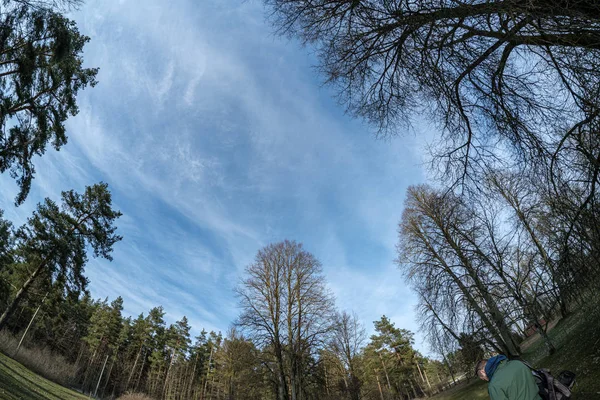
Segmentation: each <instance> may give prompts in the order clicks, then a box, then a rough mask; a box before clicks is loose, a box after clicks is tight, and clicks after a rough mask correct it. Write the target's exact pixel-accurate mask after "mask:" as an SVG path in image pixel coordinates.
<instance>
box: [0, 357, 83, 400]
mask: <svg viewBox="0 0 600 400" xmlns="http://www.w3.org/2000/svg"><path fill="white" fill-rule="evenodd" d="M87 398H88V397H87V396H83V395H81V394H79V393H77V392H74V391H72V390H69V389H67V388H65V387H63V386H60V385H57V384H55V383H52V382H50V381H49V380H47V379H44V378H42V377H41V376H39V375H37V374H35V373H33V372H31V371H30V370H28V369H27V368H25V367H24V366H23V365H21V364H19V363H18V362H16V361H14V360H13V359H11V358H9V357H7V356H5V355H4V354H2V353H0V399H2V400H17V399H19V400H22V399H27V400H82V399H87Z"/></svg>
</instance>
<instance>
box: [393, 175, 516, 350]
mask: <svg viewBox="0 0 600 400" xmlns="http://www.w3.org/2000/svg"><path fill="white" fill-rule="evenodd" d="M405 204H406V207H405V210H404V213H403V215H402V222H401V224H400V244H399V246H398V251H399V261H400V263H399V265H400V266H401V268H403V269H404V272H405V274H406V276H407V277H408V278H409V279H410V280H411V282H412V283H413V284H414V285H415V287H416V288H418V289H419V290H420V291H421V293H426V296H427V297H433V296H440V295H441V296H440V297H439V298H440V299H441V301H444V302H446V303H447V304H448V302H450V304H452V303H454V305H466V308H467V312H473V313H474V314H475V315H476V316H477V318H478V319H479V320H480V321H481V326H482V327H484V328H485V329H486V330H487V332H488V334H489V335H491V337H493V338H494V341H495V342H496V344H497V345H498V346H499V347H500V348H501V349H502V350H503V351H504V352H506V353H507V354H510V355H518V354H519V350H518V348H517V346H516V345H515V344H514V342H513V339H512V335H511V330H510V327H509V326H508V323H507V321H506V319H505V318H506V317H505V313H504V310H503V309H502V308H501V307H500V305H499V302H498V301H497V298H496V296H495V295H494V286H493V285H491V283H492V282H491V280H490V276H489V275H488V273H487V272H488V269H489V267H488V266H487V265H485V263H483V262H482V260H481V259H479V258H477V257H474V256H473V252H471V251H470V250H471V249H472V246H470V245H469V242H468V241H467V240H465V238H464V237H463V234H462V233H461V230H467V229H471V230H472V231H471V233H470V234H469V235H476V234H477V232H476V231H473V229H475V230H477V226H476V225H475V224H473V223H472V222H471V221H472V215H471V214H470V213H469V211H468V209H466V208H465V207H464V205H463V204H462V203H461V201H460V199H459V198H456V197H453V196H443V195H442V194H441V193H438V192H436V191H435V190H433V189H432V188H430V187H427V186H415V187H411V188H409V190H408V198H407V200H406V203H405ZM457 296H458V297H457ZM453 308H455V307H451V309H453Z"/></svg>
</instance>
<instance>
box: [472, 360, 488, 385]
mask: <svg viewBox="0 0 600 400" xmlns="http://www.w3.org/2000/svg"><path fill="white" fill-rule="evenodd" d="M487 362H488V360H481V361H479V362H478V363H477V365H476V366H475V374H476V375H477V376H478V377H479V379H483V380H484V381H489V380H490V379H489V378H488V376H487V374H486V373H485V364H487Z"/></svg>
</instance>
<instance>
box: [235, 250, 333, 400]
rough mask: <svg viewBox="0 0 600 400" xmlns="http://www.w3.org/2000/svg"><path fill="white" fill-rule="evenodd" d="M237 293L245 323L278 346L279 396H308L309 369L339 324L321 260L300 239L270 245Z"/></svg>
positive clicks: (265, 342) (296, 399)
mask: <svg viewBox="0 0 600 400" xmlns="http://www.w3.org/2000/svg"><path fill="white" fill-rule="evenodd" d="M237 294H238V296H239V299H240V305H241V307H242V314H241V315H240V317H239V321H238V324H239V326H240V327H242V328H243V329H244V330H245V331H246V332H248V334H249V335H250V336H251V337H252V338H253V339H254V340H255V341H256V342H257V343H258V344H259V345H261V346H263V347H265V348H269V349H272V352H273V356H274V358H275V360H276V365H277V368H276V375H277V398H278V400H288V399H290V398H291V399H292V400H300V399H303V398H304V393H303V387H304V386H303V375H304V374H303V371H304V370H305V368H307V367H308V365H307V363H308V362H309V360H310V358H311V356H312V355H314V354H315V352H316V350H317V349H318V348H319V346H322V345H323V343H324V340H325V339H326V335H327V334H328V333H329V332H331V330H332V326H333V325H332V317H333V298H332V296H331V295H330V294H329V292H328V291H327V289H326V287H325V280H324V278H323V276H322V267H321V263H320V262H319V261H318V260H317V259H316V258H315V257H314V256H313V255H312V254H310V253H309V252H307V251H305V250H304V249H303V248H302V245H301V244H299V243H296V242H292V241H287V240H286V241H284V242H280V243H276V244H271V245H268V246H266V247H265V248H263V249H261V250H259V252H258V254H257V255H256V258H255V261H254V263H252V264H251V265H249V266H248V267H247V268H246V278H245V279H244V280H243V282H242V283H241V284H240V285H239V287H238V288H237ZM288 382H289V386H288Z"/></svg>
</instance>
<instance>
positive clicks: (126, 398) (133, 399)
mask: <svg viewBox="0 0 600 400" xmlns="http://www.w3.org/2000/svg"><path fill="white" fill-rule="evenodd" d="M117 400H153V399H152V397H149V396H147V395H145V394H143V393H125V394H124V395H123V396H121V397H119V398H118V399H117Z"/></svg>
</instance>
